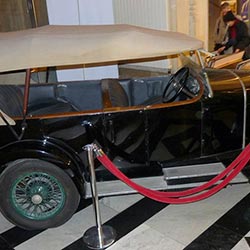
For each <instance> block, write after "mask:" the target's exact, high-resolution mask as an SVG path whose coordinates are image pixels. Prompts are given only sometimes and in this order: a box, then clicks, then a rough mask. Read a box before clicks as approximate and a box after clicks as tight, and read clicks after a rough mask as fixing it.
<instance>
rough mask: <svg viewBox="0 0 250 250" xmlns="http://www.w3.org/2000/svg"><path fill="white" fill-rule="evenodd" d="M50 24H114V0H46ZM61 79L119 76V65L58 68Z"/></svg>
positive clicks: (59, 78)
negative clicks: (75, 68)
mask: <svg viewBox="0 0 250 250" xmlns="http://www.w3.org/2000/svg"><path fill="white" fill-rule="evenodd" d="M46 2H47V8H48V17H49V24H54V25H79V24H82V25H89V24H113V23H114V18H113V6H112V0H46ZM57 77H58V80H59V81H67V80H82V79H99V78H107V77H111V78H112V77H118V67H117V66H116V65H114V66H105V67H95V68H83V69H77V70H63V71H62V70H60V71H59V70H58V71H57Z"/></svg>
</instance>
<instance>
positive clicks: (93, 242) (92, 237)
mask: <svg viewBox="0 0 250 250" xmlns="http://www.w3.org/2000/svg"><path fill="white" fill-rule="evenodd" d="M101 238H102V239H100V237H99V234H98V229H97V227H91V228H89V229H88V230H87V231H86V232H85V233H84V235H83V241H84V243H85V244H86V245H87V246H88V247H89V248H91V249H104V248H107V247H109V246H110V245H112V244H113V243H114V242H115V238H116V232H115V230H114V229H113V228H112V227H111V226H105V225H103V226H102V237H101Z"/></svg>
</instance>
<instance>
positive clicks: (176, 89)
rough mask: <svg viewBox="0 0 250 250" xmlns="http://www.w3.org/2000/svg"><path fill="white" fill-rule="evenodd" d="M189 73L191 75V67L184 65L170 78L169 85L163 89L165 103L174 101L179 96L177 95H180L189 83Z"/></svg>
mask: <svg viewBox="0 0 250 250" xmlns="http://www.w3.org/2000/svg"><path fill="white" fill-rule="evenodd" d="M188 75H189V68H188V67H183V68H181V69H179V70H178V71H177V72H176V73H175V74H174V75H173V76H172V77H171V78H170V80H169V83H168V85H167V86H166V88H165V89H164V91H163V95H162V102H163V103H167V102H172V101H174V100H175V99H176V98H177V96H179V95H180V93H181V91H182V90H183V88H184V87H185V86H186V84H187V78H188ZM170 86H171V87H170Z"/></svg>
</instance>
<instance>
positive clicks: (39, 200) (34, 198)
mask: <svg viewBox="0 0 250 250" xmlns="http://www.w3.org/2000/svg"><path fill="white" fill-rule="evenodd" d="M31 201H32V203H33V204H35V205H38V204H41V203H42V201H43V198H42V196H41V195H39V194H35V195H33V196H32V197H31Z"/></svg>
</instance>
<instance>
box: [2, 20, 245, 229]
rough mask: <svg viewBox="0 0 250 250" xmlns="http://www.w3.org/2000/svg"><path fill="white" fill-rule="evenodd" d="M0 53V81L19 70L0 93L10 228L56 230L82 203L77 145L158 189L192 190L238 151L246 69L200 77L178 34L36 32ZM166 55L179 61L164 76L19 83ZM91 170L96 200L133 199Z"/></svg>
mask: <svg viewBox="0 0 250 250" xmlns="http://www.w3.org/2000/svg"><path fill="white" fill-rule="evenodd" d="M135 41H136V42H135ZM0 48H1V54H2V56H1V62H0V72H12V71H15V70H23V69H25V70H26V81H25V84H22V85H14V84H11V85H10V84H4V83H3V84H1V85H0V95H1V98H0V104H1V105H0V109H1V126H0V129H1V133H0V166H1V167H0V197H1V200H0V210H1V212H2V213H3V215H4V216H5V217H6V218H7V219H8V220H10V221H11V222H12V223H14V224H16V225H18V226H20V227H22V228H26V229H43V228H49V227H56V226H59V225H61V224H63V223H64V222H66V221H67V220H68V219H70V217H71V216H72V215H73V214H74V212H75V211H76V209H77V207H78V204H79V199H80V198H81V199H85V198H89V197H91V191H90V183H89V179H90V176H89V168H88V165H89V164H88V159H87V152H86V151H84V150H83V147H84V146H85V145H87V144H90V143H93V142H95V143H96V144H98V145H99V146H100V147H101V148H102V149H103V151H104V152H106V154H107V155H108V156H109V158H110V159H111V160H112V161H113V163H114V164H115V165H116V166H117V167H118V168H119V169H120V170H121V171H122V172H123V173H125V174H126V175H127V176H128V177H129V178H132V179H133V180H135V181H137V182H138V183H140V184H143V185H145V186H147V187H149V188H152V189H158V190H166V189H178V188H187V187H188V186H195V185H199V183H200V182H203V181H205V180H207V179H209V178H211V176H214V175H215V172H214V171H212V172H208V173H207V169H208V168H210V169H212V167H213V166H216V171H219V169H220V168H217V167H222V168H224V167H225V166H226V165H227V164H228V163H230V162H231V161H232V160H233V159H234V157H235V156H237V154H238V153H239V152H241V151H242V149H243V148H244V147H245V145H246V143H248V142H249V136H250V129H249V127H250V126H249V122H250V121H249V118H250V111H249V95H250V93H249V89H250V88H249V87H250V75H249V73H248V71H240V70H238V71H237V70H230V69H211V68H205V67H201V65H199V64H198V63H196V61H195V60H193V57H194V56H195V55H198V58H200V56H199V55H200V54H199V49H200V48H202V42H201V41H199V40H197V39H194V38H192V37H189V36H187V35H184V34H180V33H176V32H167V31H158V30H152V29H146V28H141V27H135V26H130V25H103V26H101V25H100V26H44V27H40V28H36V29H31V30H25V31H18V32H10V33H2V34H0ZM173 55H180V59H181V61H182V63H183V64H182V66H181V67H180V69H179V70H178V71H177V72H176V73H175V74H166V75H162V76H157V77H144V78H127V79H98V80H85V81H76V82H69V81H68V82H55V83H37V84H30V75H31V69H33V68H43V67H54V66H61V67H63V66H72V65H77V64H84V65H85V66H93V65H103V64H104V65H110V64H113V63H115V64H116V63H120V62H132V61H134V60H135V61H138V60H139V61H141V60H146V61H148V60H149V59H153V60H156V59H162V58H164V59H166V58H169V57H172V56H173ZM212 165H213V166H212ZM183 169H184V170H183ZM204 169H205V170H204ZM178 170H183V171H184V172H178ZM171 171H172V172H171ZM176 171H177V174H175V175H173V172H176ZM95 172H96V179H97V187H98V194H99V195H100V196H106V195H118V194H128V193H133V192H134V191H133V190H131V189H130V188H127V187H126V185H125V184H123V183H122V182H120V181H119V180H117V179H116V178H114V176H113V175H112V174H110V173H109V172H108V171H107V170H106V169H105V168H104V167H103V166H102V165H101V164H100V163H98V162H96V171H95ZM186 172H190V176H189V175H188V174H187V173H186ZM184 173H185V174H184ZM243 180H244V181H246V178H243ZM239 182H240V181H239Z"/></svg>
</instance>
